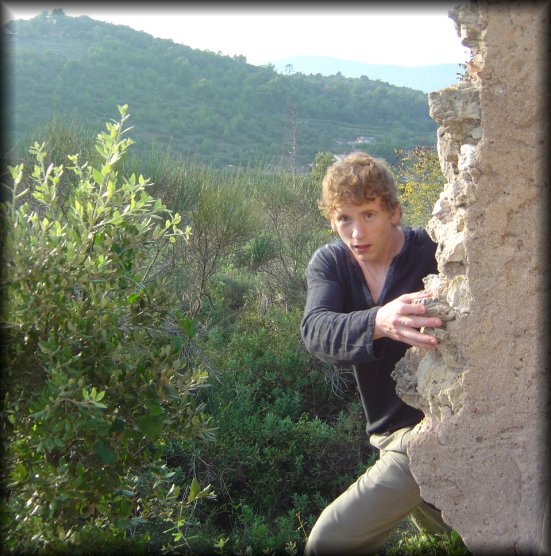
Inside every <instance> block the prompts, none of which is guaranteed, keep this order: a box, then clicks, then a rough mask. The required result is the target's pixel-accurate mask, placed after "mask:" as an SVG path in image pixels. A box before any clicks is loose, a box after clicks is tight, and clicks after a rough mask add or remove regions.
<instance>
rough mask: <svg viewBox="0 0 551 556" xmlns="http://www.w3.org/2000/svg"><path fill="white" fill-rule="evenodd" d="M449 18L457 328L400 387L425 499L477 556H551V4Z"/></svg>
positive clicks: (451, 254)
mask: <svg viewBox="0 0 551 556" xmlns="http://www.w3.org/2000/svg"><path fill="white" fill-rule="evenodd" d="M450 16H451V17H452V19H453V20H454V21H455V23H456V28H457V30H458V34H459V36H460V37H461V40H462V42H463V44H464V45H466V46H468V47H470V49H471V54H472V58H471V62H470V63H469V64H468V71H467V73H466V75H465V77H464V78H463V79H462V80H461V82H460V83H459V84H457V85H454V86H452V87H450V88H446V89H443V90H441V91H438V92H435V93H431V94H430V95H429V103H430V110H431V116H432V117H433V119H435V120H436V121H437V122H438V124H439V125H440V128H439V130H438V150H439V157H440V162H441V166H442V171H443V173H444V175H445V177H446V179H447V181H448V183H447V185H446V186H445V188H444V191H443V193H442V194H441V196H440V199H439V201H438V202H437V203H436V205H435V208H434V212H433V218H432V219H431V221H430V223H429V225H428V231H429V233H430V235H431V237H432V238H433V239H434V240H435V241H437V242H438V251H437V259H438V275H434V276H431V277H429V278H428V279H427V280H426V282H425V289H426V290H427V291H429V292H430V293H432V295H433V297H434V298H435V300H436V307H435V310H436V311H437V312H438V310H439V309H438V304H440V309H442V308H443V309H444V313H445V312H446V311H447V313H448V317H447V318H449V319H450V320H448V321H447V322H446V325H445V331H444V332H443V336H442V342H441V345H440V348H439V349H438V350H437V351H436V352H430V353H427V352H422V351H420V350H417V349H416V348H411V349H410V350H409V351H408V352H407V354H406V356H405V357H404V359H403V360H402V361H401V362H400V363H399V364H398V366H397V368H396V371H395V373H394V376H395V379H396V381H397V391H398V393H399V394H400V395H401V396H402V397H403V398H404V399H405V400H406V401H407V402H408V403H410V404H412V405H414V406H416V407H419V408H421V409H422V410H423V411H424V413H425V416H426V417H425V419H424V420H423V422H422V423H421V424H420V425H419V427H418V428H417V431H416V434H415V435H414V437H413V439H412V441H411V443H410V459H411V468H412V471H413V474H414V475H415V477H416V479H417V480H418V482H419V484H420V486H421V492H422V494H423V496H424V498H425V499H426V500H428V501H429V502H432V503H433V504H435V505H436V506H438V507H439V508H441V509H442V512H443V517H444V519H445V520H446V521H447V522H448V523H449V524H450V525H451V526H452V527H453V528H454V529H455V530H457V531H458V532H459V534H460V535H461V536H462V538H463V540H464V541H465V543H466V544H467V546H468V548H469V549H470V550H471V551H472V552H474V553H475V554H476V553H480V552H483V551H492V552H495V551H498V552H499V553H500V554H501V553H503V554H514V553H519V554H529V553H530V554H536V553H537V552H538V550H539V551H543V552H542V553H548V552H547V551H546V550H548V548H547V549H546V550H544V549H543V538H544V536H545V532H544V529H545V527H544V523H545V517H544V516H545V514H546V512H548V511H549V509H548V507H547V509H546V505H547V504H548V499H549V491H548V467H549V460H548V457H547V444H548V442H549V439H548V435H547V432H548V430H547V422H548V421H547V420H548V405H547V403H548V387H549V381H548V380H547V374H548V372H549V369H548V368H547V365H548V359H547V357H546V351H547V347H548V346H547V336H548V333H549V332H548V329H549V319H548V316H547V311H546V309H547V279H546V278H547V276H546V271H547V252H548V247H547V245H546V242H547V234H546V231H547V230H546V225H547V212H548V202H547V195H548V191H547V187H546V185H548V184H546V181H547V180H548V176H547V170H548V168H549V166H548V163H547V158H548V157H549V153H548V150H549V144H548V129H547V125H548V123H547V122H548V106H547V105H546V101H547V93H546V91H545V87H546V86H547V65H548V63H549V57H550V52H549V49H548V30H547V29H548V26H549V17H548V16H549V2H532V3H531V2H526V3H525V2H518V3H513V2H503V3H499V2H496V3H489V2H482V1H481V2H479V3H478V4H475V3H465V4H461V5H459V6H458V7H457V8H455V9H454V10H452V11H451V12H450ZM441 312H442V311H441Z"/></svg>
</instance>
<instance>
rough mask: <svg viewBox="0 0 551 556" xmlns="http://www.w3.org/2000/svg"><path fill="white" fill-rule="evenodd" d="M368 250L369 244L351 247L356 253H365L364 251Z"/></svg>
mask: <svg viewBox="0 0 551 556" xmlns="http://www.w3.org/2000/svg"><path fill="white" fill-rule="evenodd" d="M370 248H371V244H369V243H365V244H361V245H354V247H353V249H354V251H357V252H358V253H365V252H366V251H369V249H370Z"/></svg>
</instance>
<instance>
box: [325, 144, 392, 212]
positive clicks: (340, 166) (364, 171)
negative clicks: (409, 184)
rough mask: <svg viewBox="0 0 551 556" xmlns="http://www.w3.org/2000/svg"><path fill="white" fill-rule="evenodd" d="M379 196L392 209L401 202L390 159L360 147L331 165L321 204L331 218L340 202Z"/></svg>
mask: <svg viewBox="0 0 551 556" xmlns="http://www.w3.org/2000/svg"><path fill="white" fill-rule="evenodd" d="M377 198H379V199H381V202H382V204H383V206H385V207H386V208H387V209H388V210H389V211H393V210H394V209H395V208H396V207H397V206H399V205H400V199H399V197H398V190H397V188H396V183H395V181H394V176H393V175H392V172H391V170H390V167H389V166H388V164H387V162H386V161H385V160H383V159H382V158H374V157H372V156H370V155H368V154H366V153H364V152H360V151H359V152H353V153H351V154H348V155H346V156H345V157H344V158H342V159H341V160H338V161H337V162H335V163H333V164H332V165H331V166H330V167H329V168H328V169H327V172H326V173H325V177H324V178H323V182H322V192H321V198H320V200H319V201H318V207H319V208H320V210H321V212H322V213H323V214H324V215H325V216H326V218H328V219H329V220H330V219H331V217H332V215H333V214H334V212H335V209H336V207H337V206H338V205H346V204H353V205H361V204H363V203H366V202H367V203H368V202H371V201H374V200H375V199H377Z"/></svg>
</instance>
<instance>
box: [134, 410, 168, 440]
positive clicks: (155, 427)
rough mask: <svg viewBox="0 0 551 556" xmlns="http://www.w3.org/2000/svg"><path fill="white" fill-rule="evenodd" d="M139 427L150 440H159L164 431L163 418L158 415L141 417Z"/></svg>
mask: <svg viewBox="0 0 551 556" xmlns="http://www.w3.org/2000/svg"><path fill="white" fill-rule="evenodd" d="M138 427H139V429H140V430H141V431H142V432H143V434H144V435H145V437H146V438H147V439H148V440H151V441H153V440H157V438H159V437H160V436H161V434H162V432H163V418H162V417H161V416H156V415H155V416H153V415H145V416H143V417H139V418H138Z"/></svg>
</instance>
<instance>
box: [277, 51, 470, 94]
mask: <svg viewBox="0 0 551 556" xmlns="http://www.w3.org/2000/svg"><path fill="white" fill-rule="evenodd" d="M272 64H273V65H274V66H275V69H276V70H277V71H278V72H281V73H287V71H288V68H287V66H288V65H291V66H293V68H292V72H293V73H303V74H305V75H309V74H314V75H315V74H318V73H319V74H321V75H325V76H329V75H336V74H337V73H339V72H340V73H341V74H342V75H343V76H344V77H361V76H362V75H365V76H366V77H369V79H379V80H380V81H384V82H386V83H389V84H390V85H395V86H397V87H409V88H411V89H416V90H420V91H423V92H424V93H430V92H432V91H438V90H440V89H443V88H444V87H449V86H450V85H453V84H454V83H457V81H458V77H459V75H460V74H461V73H462V68H461V65H460V64H435V65H430V66H416V67H410V66H393V65H388V64H364V63H363V62H355V61H353V60H340V59H337V58H331V57H329V56H291V57H289V58H282V59H280V60H276V61H275V62H272Z"/></svg>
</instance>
